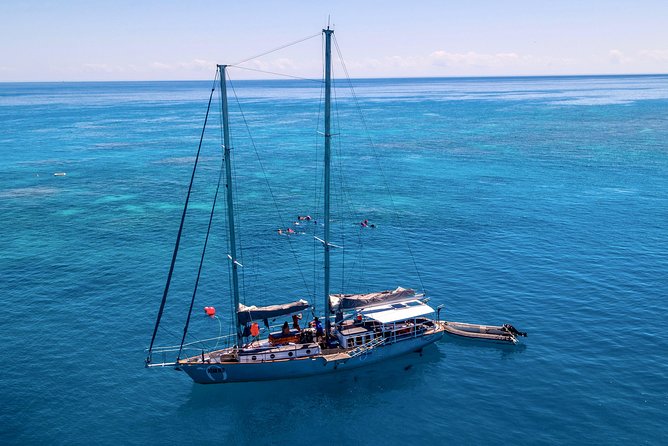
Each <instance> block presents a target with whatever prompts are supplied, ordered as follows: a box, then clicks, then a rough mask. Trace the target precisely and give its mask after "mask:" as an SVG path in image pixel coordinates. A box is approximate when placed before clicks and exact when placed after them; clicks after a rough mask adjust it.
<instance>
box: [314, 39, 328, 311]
mask: <svg viewBox="0 0 668 446" xmlns="http://www.w3.org/2000/svg"><path fill="white" fill-rule="evenodd" d="M320 46H321V49H320V59H321V60H320V62H321V63H320V66H321V67H323V68H322V74H321V76H322V78H321V81H320V82H321V83H320V98H319V100H318V119H317V121H316V125H315V133H314V135H313V136H314V147H315V150H314V154H315V162H314V166H315V176H314V177H313V197H314V206H313V210H314V211H316V210H317V215H316V218H315V222H316V223H317V222H318V221H319V220H320V218H319V217H320V190H321V188H320V186H322V183H321V182H319V181H318V178H320V174H319V169H320V159H321V155H320V135H319V131H320V120H321V118H322V114H323V110H322V109H323V102H324V101H323V96H324V95H325V37H324V34H323V35H322V36H321V39H320ZM323 133H324V129H323ZM314 215H315V214H314ZM313 235H314V238H313V263H312V265H313V284H314V285H313V286H314V288H315V284H316V283H318V271H322V270H321V269H319V268H318V267H317V263H316V260H317V256H318V251H319V249H318V248H319V247H320V242H318V240H317V239H315V236H317V235H320V233H319V232H318V225H317V224H315V225H314V226H313ZM314 292H315V289H314ZM324 305H327V302H326V300H325V302H324V304H323V308H325V307H324ZM315 311H316V299H313V313H314V314H315Z"/></svg>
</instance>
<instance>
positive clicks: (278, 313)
mask: <svg viewBox="0 0 668 446" xmlns="http://www.w3.org/2000/svg"><path fill="white" fill-rule="evenodd" d="M322 33H323V34H324V40H325V61H324V63H325V69H324V77H325V94H324V97H325V98H324V99H325V101H324V102H325V104H324V199H323V204H324V214H323V215H324V232H323V236H322V238H317V237H316V239H317V240H318V241H319V242H320V243H321V245H322V248H323V255H324V283H323V296H324V297H325V299H324V300H325V305H324V308H325V311H324V315H322V320H320V319H318V318H315V320H314V324H313V325H312V326H308V327H304V328H301V327H299V320H298V319H297V314H299V313H300V312H302V311H305V310H307V309H308V308H309V307H310V305H309V303H308V302H307V301H305V300H299V301H295V302H290V303H283V304H276V305H270V306H245V305H243V304H241V303H240V297H239V278H238V268H239V267H240V266H241V265H240V263H239V262H238V260H237V246H236V238H235V237H236V234H235V229H236V228H235V215H234V209H235V207H234V206H233V204H234V197H233V191H234V188H233V187H232V184H231V181H232V179H233V177H232V160H231V156H230V125H229V120H228V105H227V87H226V83H227V82H226V78H227V68H228V66H226V65H218V67H217V71H218V73H219V78H220V90H221V98H222V101H221V102H222V105H221V107H222V127H223V142H222V144H223V148H224V163H225V166H224V168H225V178H226V181H227V184H226V188H225V193H226V204H227V226H228V227H227V230H228V246H227V248H228V249H229V254H228V259H229V261H230V268H231V282H232V286H231V289H232V294H233V296H232V301H233V303H232V308H231V316H232V317H231V319H232V320H233V324H234V328H233V330H232V331H233V334H232V336H233V337H234V342H233V345H230V346H227V347H225V348H222V349H218V348H213V349H208V350H204V349H202V350H201V352H199V353H198V354H195V355H192V356H188V355H182V353H183V350H184V342H183V341H184V340H185V335H186V331H187V323H186V328H185V329H184V333H183V339H182V342H181V345H180V346H179V347H178V349H177V351H178V355H177V357H176V360H174V361H171V362H170V361H166V360H163V361H162V362H161V361H154V359H153V355H154V354H157V353H165V352H166V351H167V350H168V348H163V349H161V348H158V347H156V348H154V341H155V337H156V333H157V330H158V326H159V324H160V321H161V317H162V313H163V310H164V307H165V299H166V297H167V292H168V289H169V283H170V279H171V275H172V271H173V267H174V262H175V259H176V251H177V248H178V244H179V237H180V234H181V229H180V230H179V235H178V236H177V243H176V247H175V252H174V256H173V257H172V268H171V269H170V273H169V276H168V279H167V285H166V286H165V292H164V294H163V300H162V302H161V305H160V309H159V312H158V317H157V320H156V325H155V328H154V331H153V337H152V339H151V344H150V346H149V348H148V356H147V358H146V366H147V367H173V368H175V369H176V370H179V371H183V372H185V373H186V374H187V375H188V376H189V377H190V378H192V380H193V381H195V382H196V383H202V384H213V383H233V382H248V381H267V380H278V379H290V378H298V377H305V376H314V375H322V374H326V373H332V372H335V371H342V370H348V369H354V368H357V367H361V366H367V365H369V364H373V363H377V362H379V361H384V360H390V359H391V358H396V357H399V356H401V355H406V354H409V353H412V352H421V351H422V349H423V348H424V347H426V346H427V345H429V344H431V343H433V342H435V341H437V340H439V339H440V338H441V337H443V334H444V332H445V323H444V322H442V321H440V314H439V313H440V308H438V309H434V308H432V307H431V306H430V305H429V304H428V303H427V302H428V299H427V298H426V297H425V295H424V294H420V293H417V292H416V291H415V290H413V289H410V288H402V287H396V288H393V289H390V290H383V291H378V292H371V293H363V294H332V293H331V292H330V281H331V280H330V268H331V267H330V251H331V249H332V248H333V247H335V245H333V244H332V243H331V238H330V226H331V216H330V213H331V210H330V186H331V183H332V180H331V174H330V159H331V138H332V131H331V89H332V66H331V65H332V35H333V33H334V31H333V30H332V29H330V27H329V26H328V27H327V28H326V29H323V30H322ZM209 104H210V102H209ZM207 116H208V115H207ZM200 147H201V143H200ZM198 153H199V152H198ZM193 176H194V173H193ZM191 181H192V180H191ZM187 203H188V199H186V206H187ZM183 218H185V209H184V213H183V217H182V221H183ZM182 227H183V225H182ZM193 301H194V296H193ZM190 309H191V312H192V303H191V307H190ZM207 311H208V310H207ZM289 316H293V328H290V327H289V326H288V324H287V322H286V323H285V324H284V325H283V328H282V329H281V330H276V331H273V332H272V331H271V328H270V326H269V324H268V322H267V321H268V320H272V319H273V320H275V319H277V318H281V317H289ZM189 318H190V314H189V316H188V320H189ZM323 322H324V324H323ZM261 323H264V326H265V327H267V330H266V332H267V335H266V336H263V335H260V324H261Z"/></svg>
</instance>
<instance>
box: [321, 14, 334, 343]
mask: <svg viewBox="0 0 668 446" xmlns="http://www.w3.org/2000/svg"><path fill="white" fill-rule="evenodd" d="M322 32H323V33H325V232H324V243H323V245H324V247H325V287H324V288H325V290H324V293H325V297H324V298H325V301H324V303H325V339H326V340H327V341H329V331H330V330H329V329H330V322H329V319H330V316H331V309H330V305H329V282H330V277H329V276H330V274H329V270H330V265H329V249H330V245H329V219H330V197H329V195H330V183H331V175H330V162H331V139H332V133H331V99H332V34H333V33H334V30H331V29H329V26H327V29H323V30H322Z"/></svg>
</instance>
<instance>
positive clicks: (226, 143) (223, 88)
mask: <svg viewBox="0 0 668 446" xmlns="http://www.w3.org/2000/svg"><path fill="white" fill-rule="evenodd" d="M226 68H227V65H218V70H219V71H220V95H221V99H222V100H221V103H222V104H221V107H222V110H221V111H222V117H223V149H224V153H223V158H224V159H225V190H226V192H227V194H226V197H227V225H228V230H229V234H228V235H229V239H230V253H229V255H228V257H229V259H230V261H231V262H232V297H233V300H234V308H233V309H232V313H233V315H234V322H235V324H234V326H235V330H236V332H237V339H241V330H240V329H239V313H238V311H239V275H238V272H237V267H238V266H239V262H237V239H236V236H235V233H234V201H233V200H232V160H231V156H230V155H231V154H230V124H229V120H228V110H227V85H226V84H227V79H226V77H225V70H226Z"/></svg>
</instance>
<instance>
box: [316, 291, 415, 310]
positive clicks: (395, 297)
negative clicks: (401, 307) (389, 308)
mask: <svg viewBox="0 0 668 446" xmlns="http://www.w3.org/2000/svg"><path fill="white" fill-rule="evenodd" d="M413 298H415V290H413V289H410V288H401V287H397V289H396V290H387V291H378V292H376V293H366V294H330V295H329V305H330V308H331V309H332V311H344V310H351V309H353V308H361V307H370V306H373V305H381V304H387V303H390V302H397V301H400V300H408V299H413Z"/></svg>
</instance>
